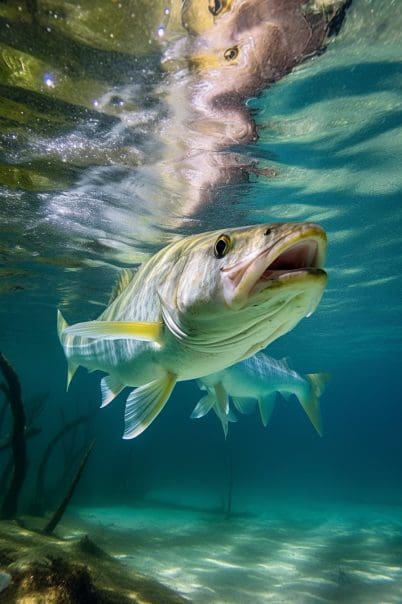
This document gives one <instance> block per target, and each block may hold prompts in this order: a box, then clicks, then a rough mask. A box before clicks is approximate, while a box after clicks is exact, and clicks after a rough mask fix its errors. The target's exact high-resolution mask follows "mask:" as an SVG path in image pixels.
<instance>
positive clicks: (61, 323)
mask: <svg viewBox="0 0 402 604" xmlns="http://www.w3.org/2000/svg"><path fill="white" fill-rule="evenodd" d="M67 327H68V323H67V321H66V320H65V318H64V317H63V315H62V314H61V311H60V310H59V309H57V335H58V336H59V340H60V343H61V345H62V346H63V349H64V354H65V355H66V359H67V385H66V390H68V388H69V386H70V383H71V380H72V379H73V377H74V374H75V372H76V371H77V369H78V365H77V364H76V363H73V362H72V361H71V360H70V359H69V358H68V351H67V350H66V348H65V346H64V342H63V331H64V330H65V329H66V328H67Z"/></svg>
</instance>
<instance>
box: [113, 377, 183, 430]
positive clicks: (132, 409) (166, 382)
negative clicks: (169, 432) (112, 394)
mask: <svg viewBox="0 0 402 604" xmlns="http://www.w3.org/2000/svg"><path fill="white" fill-rule="evenodd" d="M176 381H177V376H176V375H174V374H173V373H166V374H165V375H164V376H163V377H162V378H158V379H157V380H153V381H152V382H148V384H144V385H143V386H140V387H139V388H136V389H135V390H133V391H132V392H131V394H130V395H129V397H128V398H127V401H126V411H125V415H124V434H123V438H124V439H129V438H135V437H136V436H139V435H140V434H141V433H142V432H144V430H146V429H147V428H148V426H149V425H150V424H151V423H152V422H153V421H154V419H155V418H156V416H157V415H158V414H159V413H160V412H161V411H162V409H163V407H164V406H165V404H166V403H167V401H168V399H169V397H170V395H171V393H172V391H173V388H174V387H175V385H176Z"/></svg>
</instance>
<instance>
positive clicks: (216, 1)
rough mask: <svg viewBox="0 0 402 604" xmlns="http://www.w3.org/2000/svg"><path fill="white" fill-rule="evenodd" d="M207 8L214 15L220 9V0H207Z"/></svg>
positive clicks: (217, 13)
mask: <svg viewBox="0 0 402 604" xmlns="http://www.w3.org/2000/svg"><path fill="white" fill-rule="evenodd" d="M208 9H209V12H210V13H212V14H213V16H214V17H216V15H219V13H220V12H221V10H222V2H221V1H220V0H209V3H208Z"/></svg>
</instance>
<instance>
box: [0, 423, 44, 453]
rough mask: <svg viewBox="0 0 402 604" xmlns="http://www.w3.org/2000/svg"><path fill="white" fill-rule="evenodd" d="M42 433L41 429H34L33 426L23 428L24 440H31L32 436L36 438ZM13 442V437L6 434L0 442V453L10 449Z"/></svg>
mask: <svg viewBox="0 0 402 604" xmlns="http://www.w3.org/2000/svg"><path fill="white" fill-rule="evenodd" d="M41 432H42V428H36V427H35V426H25V440H26V439H27V438H32V437H33V436H37V435H38V434H40V433H41ZM12 442H13V435H12V434H7V435H6V436H5V437H4V438H2V439H1V440H0V451H5V450H6V449H8V448H9V447H11V445H12Z"/></svg>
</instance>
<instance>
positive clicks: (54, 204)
mask: <svg viewBox="0 0 402 604" xmlns="http://www.w3.org/2000/svg"><path fill="white" fill-rule="evenodd" d="M2 10H3V9H2ZM0 15H1V19H2V24H3V25H5V24H6V23H11V26H10V27H9V28H5V27H4V28H3V31H2V34H1V36H2V37H1V40H2V45H3V46H2V61H3V63H2V71H1V72H0V80H1V78H3V80H4V81H3V82H1V91H0V94H1V97H2V102H1V107H2V114H1V115H2V125H1V135H0V136H1V138H0V141H1V146H0V150H1V166H0V167H1V170H0V173H1V179H2V180H1V182H2V189H1V199H0V262H1V266H0V275H1V283H0V296H1V298H0V300H1V307H0V349H1V350H2V351H3V352H4V354H5V355H6V356H7V358H8V359H9V360H10V361H11V362H12V364H13V366H14V367H15V369H16V370H17V371H18V374H19V376H20V379H21V383H22V388H23V395H24V399H25V400H26V403H27V407H28V409H33V406H34V400H33V399H34V398H35V396H37V395H38V394H43V393H47V399H46V402H45V404H44V406H43V409H42V412H41V414H40V415H38V416H37V417H36V418H35V420H34V425H36V426H38V427H40V428H41V430H42V431H41V433H40V434H39V435H37V436H35V437H32V439H30V440H29V441H28V442H29V449H28V452H29V460H30V466H29V468H30V472H29V475H28V479H27V483H26V485H25V489H24V493H23V503H22V504H21V505H22V506H24V505H25V506H28V505H29V503H30V500H31V499H32V495H33V493H34V489H35V468H36V467H37V465H38V463H39V461H40V459H41V456H42V452H43V450H44V448H45V447H46V445H47V443H48V442H49V440H50V439H51V438H52V437H53V435H54V434H55V433H56V431H57V430H58V429H59V428H60V426H61V425H63V423H66V422H68V421H70V420H73V419H74V418H75V417H77V416H79V415H81V414H83V413H90V414H91V416H90V418H89V419H88V420H87V421H86V422H85V423H83V424H82V425H81V427H80V428H79V430H77V431H76V432H75V433H74V434H73V435H72V436H71V438H68V439H67V441H66V442H65V443H64V444H63V445H60V446H59V447H58V448H57V449H56V450H55V453H54V455H53V456H52V458H51V461H50V463H49V467H48V469H47V475H46V482H47V491H48V505H49V507H52V506H54V505H55V502H56V501H57V500H58V499H59V498H60V496H61V493H62V492H63V484H65V482H66V481H68V480H69V477H71V468H69V467H67V466H68V464H69V463H71V453H69V451H70V452H71V451H74V455H75V457H74V459H75V460H76V459H78V457H79V452H80V451H81V450H82V447H83V446H85V444H86V443H88V442H89V441H90V439H91V438H92V437H93V436H95V437H96V446H95V449H94V450H93V452H92V454H91V457H90V461H89V464H88V466H87V468H86V470H85V474H84V476H83V478H82V480H81V482H80V485H79V487H78V490H77V492H76V494H75V496H74V502H73V503H74V509H73V510H72V511H71V514H72V516H71V518H72V519H73V522H77V530H79V529H80V527H81V526H82V523H84V524H85V526H87V524H88V523H89V524H90V526H92V527H93V530H94V531H95V534H96V533H97V534H98V538H99V539H100V540H101V541H102V544H103V545H104V546H105V547H106V548H107V549H109V550H110V551H112V552H113V554H115V555H116V556H117V557H118V558H119V559H121V560H122V561H123V562H124V563H125V564H127V565H129V566H130V565H131V566H133V567H134V568H138V569H139V570H141V571H143V572H145V573H146V574H150V575H152V576H155V577H156V578H158V579H159V580H160V581H162V582H163V583H166V584H168V585H170V586H172V587H173V588H175V589H177V590H178V591H180V592H181V593H183V594H184V595H186V596H188V597H189V598H190V599H191V600H192V601H194V602H217V603H218V602H219V603H221V602H222V603H223V602H240V603H241V602H246V601H250V600H252V601H254V602H261V603H262V602H306V603H310V602H317V601H318V602H370V603H371V602H373V603H375V602H400V601H401V600H402V551H401V526H402V516H401V505H402V483H401V480H402V479H401V477H402V439H401V425H402V398H401V387H400V374H401V360H400V359H401V342H402V320H401V311H402V303H401V300H402V295H401V294H402V287H401V283H400V275H401V272H402V255H401V244H400V243H401V239H402V210H401V207H402V206H401V193H402V171H401V159H400V158H401V153H402V118H401V115H402V113H401V110H402V101H401V99H402V94H401V93H402V80H401V70H402V62H401V56H402V43H401V39H400V31H401V28H402V10H401V8H400V7H399V4H398V3H397V2H391V1H388V2H381V1H376V2H374V1H370V0H354V2H353V4H352V7H351V8H350V10H349V12H348V16H347V19H346V21H345V24H344V26H343V28H342V29H341V32H340V33H339V35H338V36H337V37H336V38H334V39H333V40H332V41H331V42H330V44H329V47H328V49H327V51H326V52H325V53H324V54H322V55H320V56H317V57H314V58H312V59H311V60H309V61H306V62H305V63H303V64H302V65H301V66H299V67H297V68H296V69H295V70H294V71H293V72H292V73H291V74H289V75H288V76H286V77H284V78H283V79H282V80H280V81H279V82H277V83H276V84H275V85H273V86H271V87H269V88H268V89H266V90H265V91H264V92H263V93H262V94H261V95H260V96H259V97H256V98H252V99H250V100H249V101H248V106H249V107H250V110H252V111H253V115H254V118H255V120H256V123H257V127H258V132H259V140H258V142H257V143H255V144H248V145H245V146H244V148H242V151H243V152H244V153H245V154H246V155H247V156H251V157H252V158H256V159H258V160H259V162H260V166H261V167H267V168H269V169H270V170H271V171H272V172H274V173H275V175H274V174H271V175H269V176H256V175H253V176H252V177H251V178H250V181H249V182H238V183H236V184H235V183H232V184H227V185H226V186H225V185H223V186H220V188H219V190H218V192H217V195H216V199H215V202H214V203H210V204H206V205H205V206H200V207H197V208H196V210H194V207H193V206H192V204H191V199H189V197H188V195H187V194H186V190H185V188H183V189H180V188H179V189H173V192H172V189H171V188H169V187H171V184H170V183H167V182H165V181H161V180H160V179H159V167H160V162H161V145H160V140H159V138H158V137H159V133H160V131H161V130H163V128H164V124H169V113H168V111H167V109H166V103H167V92H166V88H164V85H165V83H166V75H165V74H164V72H161V70H160V68H159V54H158V53H159V52H160V50H159V49H158V47H157V46H152V45H151V46H152V48H151V51H150V52H147V53H145V52H144V50H143V49H142V48H140V47H139V46H138V47H133V49H132V51H131V52H125V50H130V49H128V48H125V47H123V48H122V47H121V46H118V47H113V48H112V47H109V46H107V45H105V47H101V48H100V47H99V44H95V42H94V39H91V40H90V42H89V43H88V41H87V43H88V48H86V50H85V52H84V51H83V50H82V48H81V47H80V44H81V41H80V38H79V36H78V33H76V35H75V37H74V35H73V34H71V33H68V32H67V33H66V32H65V31H64V32H62V33H63V35H64V36H66V37H65V38H63V40H64V41H65V40H66V39H67V40H69V42H68V44H67V43H66V45H65V46H60V44H59V43H58V42H60V40H59V38H57V36H58V35H61V33H60V31H59V30H57V27H56V28H54V27H53V22H52V23H51V24H50V25H48V27H50V28H51V31H50V32H47V30H46V29H45V30H42V29H40V30H33V35H32V41H31V45H30V46H29V44H27V43H26V37H24V33H25V34H26V32H27V31H28V30H29V25H27V23H28V21H26V22H18V21H15V20H13V19H14V17H13V18H11V17H10V15H6V16H4V14H2V13H0ZM10 19H11V21H10ZM56 21H57V19H55V20H54V23H56ZM52 28H53V29H52ZM29 31H30V30H29ZM123 33H124V32H122V31H120V35H121V36H123ZM31 34H32V32H31ZM80 35H81V34H80ZM82 35H84V34H82ZM87 35H88V34H87ZM124 35H128V34H127V32H126V33H125V34H124ZM112 40H113V39H112ZM56 42H57V44H56ZM44 44H48V45H49V46H48V48H49V52H48V53H46V52H44V51H43V50H41V49H42V48H43V45H44ZM116 44H117V43H116ZM138 44H139V43H138ZM6 47H7V48H14V49H15V48H17V49H19V50H20V51H21V52H24V53H25V54H24V57H22V56H19V57H15V56H14V55H13V53H12V52H11V51H9V50H8V51H6ZM7 53H8V54H7ZM63 53H64V54H63ZM29 57H35V59H36V60H37V61H39V63H38V64H35V65H34V66H32V64H31V63H29V60H28V58H29ZM67 59H68V61H67ZM4 65H6V67H7V66H8V67H7V68H6V67H4ZM10 66H11V67H10ZM7 69H8V71H7ZM30 70H31V72H30ZM10 73H11V74H13V75H12V76H11V75H10ZM27 73H34V76H35V77H34V76H32V78H31V79H30V78H28V76H27V75H26V74H27ZM1 74H3V75H1ZM21 112H22V113H21ZM162 161H163V157H162ZM17 169H18V170H19V171H20V172H18V174H17ZM13 170H14V172H13ZM10 175H11V176H10ZM13 179H14V180H13ZM294 220H297V221H304V220H308V221H315V222H318V223H320V224H321V225H322V226H323V227H324V228H325V229H326V231H327V233H328V241H329V246H328V257H327V262H326V265H327V267H328V274H329V284H328V287H327V289H326V292H325V294H324V297H323V299H322V301H321V303H320V305H319V307H318V309H317V311H316V312H315V313H314V314H313V315H312V316H311V317H310V318H308V319H305V320H303V321H302V322H301V323H300V324H299V325H298V326H297V327H296V328H295V329H294V330H293V331H292V332H291V333H289V334H287V335H286V336H284V337H282V338H281V339H280V340H278V341H277V342H275V343H274V344H272V346H270V347H269V354H271V355H272V356H274V357H276V358H281V357H285V356H286V357H290V358H291V361H292V365H293V367H294V368H295V369H296V370H297V371H298V372H300V373H311V372H316V371H325V372H329V373H330V374H331V376H332V378H331V381H330V382H329V384H328V386H327V390H326V392H325V393H324V394H323V396H322V414H323V426H324V433H323V437H322V438H320V437H318V436H317V434H316V433H315V432H314V430H313V428H312V426H311V425H310V424H309V422H308V420H307V418H306V417H305V415H304V414H303V412H302V410H301V408H299V407H298V405H297V403H296V402H295V401H291V402H289V403H288V404H285V403H284V402H282V403H281V404H278V406H277V408H276V409H275V411H274V414H273V417H272V420H271V422H270V424H269V427H268V428H266V429H264V428H263V427H262V426H261V422H260V420H259V418H258V416H257V414H252V415H250V416H244V417H241V419H240V421H238V422H237V423H236V424H233V425H231V426H230V435H229V439H228V440H227V441H225V440H224V438H223V433H222V429H221V426H220V425H219V422H218V420H217V418H216V417H214V416H212V414H209V415H208V416H206V417H205V418H203V419H199V420H191V419H190V414H191V411H192V409H193V407H194V406H195V404H196V402H197V401H198V399H199V397H200V392H199V390H198V388H197V386H196V385H195V383H192V382H191V383H190V382H189V383H180V384H178V386H177V388H176V389H175V391H174V394H173V396H172V398H171V400H170V401H169V403H168V404H167V406H166V408H165V409H164V411H163V413H162V414H161V415H160V416H159V417H158V418H157V420H156V421H155V422H154V423H153V424H152V425H151V426H150V428H149V429H148V430H146V432H144V433H143V434H142V435H141V436H140V437H139V438H137V439H134V440H133V441H123V440H122V439H121V435H122V431H123V410H124V400H123V399H120V398H119V399H117V400H116V401H115V402H114V403H113V404H111V405H110V406H109V407H107V408H106V409H102V410H99V409H98V407H99V403H100V392H99V376H98V375H96V374H87V373H86V372H85V371H83V370H80V371H79V372H78V373H77V376H76V378H75V379H74V381H73V383H72V386H71V389H70V390H69V392H68V394H67V393H66V392H65V376H66V366H65V361H64V357H63V353H62V350H61V348H60V346H59V343H58V340H57V334H56V327H55V317H56V309H57V308H58V307H59V308H62V310H63V313H64V314H65V316H66V318H68V320H69V322H71V323H72V322H75V321H81V320H88V319H90V318H94V317H96V316H97V315H98V314H99V313H100V312H101V310H102V309H103V308H104V305H105V304H106V303H107V301H108V298H109V293H110V289H111V287H112V284H113V282H114V280H115V278H116V276H117V271H118V269H119V268H120V267H122V266H131V265H133V264H136V263H138V262H140V261H142V260H143V259H144V258H145V257H146V256H147V255H148V254H149V253H152V252H154V251H155V250H156V249H159V247H161V246H162V245H164V244H165V243H166V242H168V241H169V240H170V239H171V238H172V237H174V236H175V235H177V234H180V235H181V234H187V233H190V232H193V231H197V232H198V231H203V230H210V229H215V228H221V227H222V228H223V227H229V226H238V225H246V224H250V223H257V222H264V221H267V222H269V221H294ZM1 430H2V432H1V433H0V437H1V438H2V437H3V435H4V434H6V433H7V430H8V425H7V420H6V421H5V423H4V424H3V425H2V426H1ZM0 455H1V458H0V462H1V464H2V467H3V466H4V465H5V464H6V463H7V458H6V455H5V454H4V453H2V452H1V451H0ZM77 456H78V457H77ZM67 460H70V461H67ZM71 465H73V464H71ZM230 476H232V479H231V478H230ZM230 480H232V485H231V511H232V514H231V515H230V516H229V517H228V515H227V514H225V513H224V509H223V508H224V507H225V505H226V506H227V498H228V493H229V484H230ZM100 529H102V530H100Z"/></svg>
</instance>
